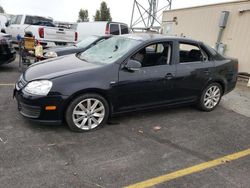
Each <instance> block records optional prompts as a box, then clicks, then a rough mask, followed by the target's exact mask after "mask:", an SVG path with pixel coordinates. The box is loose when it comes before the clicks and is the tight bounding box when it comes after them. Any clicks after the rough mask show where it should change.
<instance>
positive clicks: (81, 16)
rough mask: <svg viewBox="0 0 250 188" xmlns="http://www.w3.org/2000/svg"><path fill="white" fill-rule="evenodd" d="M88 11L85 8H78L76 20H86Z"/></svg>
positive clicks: (87, 19)
mask: <svg viewBox="0 0 250 188" xmlns="http://www.w3.org/2000/svg"><path fill="white" fill-rule="evenodd" d="M88 21H89V12H88V10H87V9H80V11H79V15H78V20H77V22H88Z"/></svg>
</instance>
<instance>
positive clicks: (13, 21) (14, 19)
mask: <svg viewBox="0 0 250 188" xmlns="http://www.w3.org/2000/svg"><path fill="white" fill-rule="evenodd" d="M21 21H22V15H17V16H14V17H12V18H11V20H10V24H21Z"/></svg>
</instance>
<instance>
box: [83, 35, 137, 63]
mask: <svg viewBox="0 0 250 188" xmlns="http://www.w3.org/2000/svg"><path fill="white" fill-rule="evenodd" d="M140 43H141V41H139V40H135V39H131V38H127V37H122V36H120V37H112V38H109V39H107V40H105V41H103V42H101V43H98V44H97V45H95V46H94V47H92V48H90V49H88V50H86V51H85V52H83V53H81V54H80V56H79V58H80V59H82V60H85V61H87V62H91V63H101V64H110V63H113V62H115V61H116V60H118V59H119V58H120V57H122V56H123V55H124V54H126V53H127V52H128V51H129V50H131V49H132V48H133V47H135V46H137V45H138V44H140Z"/></svg>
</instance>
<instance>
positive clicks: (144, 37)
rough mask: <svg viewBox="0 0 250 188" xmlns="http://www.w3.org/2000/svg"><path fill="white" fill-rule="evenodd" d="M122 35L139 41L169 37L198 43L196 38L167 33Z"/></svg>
mask: <svg viewBox="0 0 250 188" xmlns="http://www.w3.org/2000/svg"><path fill="white" fill-rule="evenodd" d="M122 36H123V37H127V38H131V39H135V40H140V41H145V42H148V41H154V40H161V39H170V40H181V41H184V42H185V41H186V42H194V43H200V41H198V40H194V39H191V38H186V37H177V36H169V35H163V34H156V33H133V34H125V35H122Z"/></svg>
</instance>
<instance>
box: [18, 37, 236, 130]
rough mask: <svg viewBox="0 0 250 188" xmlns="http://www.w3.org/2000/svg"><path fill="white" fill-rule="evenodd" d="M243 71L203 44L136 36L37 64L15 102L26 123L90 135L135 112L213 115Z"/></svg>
mask: <svg viewBox="0 0 250 188" xmlns="http://www.w3.org/2000/svg"><path fill="white" fill-rule="evenodd" d="M237 72H238V61H237V60H235V59H230V58H225V57H223V56H221V55H219V54H218V53H217V52H216V51H215V50H214V49H212V48H210V47H209V46H207V45H205V44H204V43H202V42H200V41H195V40H191V39H187V38H178V37H167V36H163V35H158V34H128V35H123V36H115V37H112V38H110V39H107V40H105V41H103V42H101V43H98V44H97V45H95V46H94V47H92V48H90V49H88V50H86V51H85V52H82V53H77V54H73V55H68V56H64V57H57V58H55V59H53V60H46V61H42V62H38V63H36V64H34V65H32V66H31V67H30V68H28V69H27V70H26V71H25V72H24V73H23V74H22V75H21V77H20V79H19V80H18V81H17V83H16V86H15V89H14V96H15V97H16V99H17V103H18V109H19V111H20V113H21V114H22V115H23V116H25V117H28V118H30V119H33V120H37V121H41V122H57V123H60V122H62V121H64V120H65V121H66V122H67V124H68V125H69V127H70V128H71V129H72V130H74V131H89V130H93V129H96V128H98V127H100V126H101V125H104V124H105V122H106V121H107V119H108V117H110V116H111V115H115V114H119V113H124V112H129V111H136V110H143V109H151V108H156V107H163V106H173V105H182V104H197V106H198V107H199V108H200V109H201V110H204V111H211V110H213V109H215V108H216V106H217V105H218V104H219V102H220V99H221V97H222V95H224V94H226V93H228V92H229V91H231V90H233V89H234V87H235V85H236V81H237Z"/></svg>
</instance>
